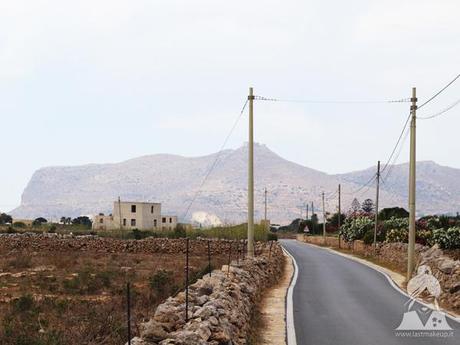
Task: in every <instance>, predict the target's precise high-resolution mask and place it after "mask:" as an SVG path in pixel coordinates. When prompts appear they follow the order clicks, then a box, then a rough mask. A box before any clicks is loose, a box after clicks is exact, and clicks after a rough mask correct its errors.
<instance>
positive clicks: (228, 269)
mask: <svg viewBox="0 0 460 345" xmlns="http://www.w3.org/2000/svg"><path fill="white" fill-rule="evenodd" d="M231 259H232V241H230V247H229V248H228V265H227V277H228V275H229V274H230V261H231Z"/></svg>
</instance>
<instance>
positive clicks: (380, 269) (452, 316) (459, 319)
mask: <svg viewBox="0 0 460 345" xmlns="http://www.w3.org/2000/svg"><path fill="white" fill-rule="evenodd" d="M298 242H300V243H303V244H306V245H308V246H312V247H315V248H320V249H323V250H325V251H327V252H329V253H332V254H335V255H339V256H342V257H344V258H345V259H348V260H351V261H354V262H357V263H360V264H361V265H364V266H367V267H369V268H371V269H373V270H374V271H376V272H378V273H380V274H382V275H383V276H384V277H385V278H386V279H387V280H388V282H389V283H390V285H391V286H392V287H393V288H394V289H395V290H396V291H398V292H399V293H401V294H402V295H404V296H406V297H408V298H411V297H410V296H409V294H408V293H407V292H406V291H404V290H403V289H402V288H401V287H400V286H399V285H398V284H397V283H396V282H395V281H394V280H393V278H391V276H390V275H389V274H388V273H387V272H385V270H388V271H391V270H390V269H388V268H384V267H381V266H379V265H377V264H371V262H368V261H367V260H365V259H360V258H357V257H355V256H353V255H351V254H345V253H341V252H338V251H336V250H334V249H332V248H329V247H322V246H318V245H316V244H312V243H306V242H301V241H298ZM417 302H418V303H420V304H421V305H423V306H425V307H428V308H430V309H432V310H434V306H433V305H431V304H427V303H425V302H424V301H420V300H417ZM439 310H440V311H441V312H442V313H444V314H445V315H446V316H447V317H448V318H450V319H452V320H453V321H455V322H457V323H460V317H458V316H456V315H455V314H453V313H451V312H449V311H446V310H445V309H443V308H441V307H440V308H439Z"/></svg>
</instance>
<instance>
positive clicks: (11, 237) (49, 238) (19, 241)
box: [0, 233, 268, 255]
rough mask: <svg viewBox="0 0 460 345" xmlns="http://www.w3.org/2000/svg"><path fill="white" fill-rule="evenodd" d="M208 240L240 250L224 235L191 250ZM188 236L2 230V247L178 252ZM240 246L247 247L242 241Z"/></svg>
mask: <svg viewBox="0 0 460 345" xmlns="http://www.w3.org/2000/svg"><path fill="white" fill-rule="evenodd" d="M208 241H209V242H210V250H211V254H214V253H228V252H229V251H230V250H231V251H232V253H236V252H237V241H230V240H223V239H197V240H193V241H190V247H189V249H190V254H192V255H195V254H196V255H198V254H203V253H207V250H208ZM185 248H186V241H185V239H169V238H146V239H143V240H123V239H113V238H104V237H98V236H71V235H58V234H54V233H43V234H35V233H25V234H0V250H1V251H2V252H3V251H24V250H27V251H37V252H40V251H51V252H65V251H69V250H75V251H92V252H102V253H135V254H140V253H141V254H153V253H164V254H177V253H185ZM238 248H239V249H240V250H243V249H244V248H245V246H244V244H243V242H242V241H240V242H239V244H238ZM255 249H256V252H261V251H263V250H267V249H268V244H267V243H264V242H257V243H256V248H255Z"/></svg>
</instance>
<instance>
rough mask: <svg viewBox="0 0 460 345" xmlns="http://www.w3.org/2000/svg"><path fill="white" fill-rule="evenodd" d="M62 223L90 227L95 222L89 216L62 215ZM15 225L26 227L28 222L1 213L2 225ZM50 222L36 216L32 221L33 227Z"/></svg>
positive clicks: (0, 223)
mask: <svg viewBox="0 0 460 345" xmlns="http://www.w3.org/2000/svg"><path fill="white" fill-rule="evenodd" d="M60 223H61V224H63V225H81V226H83V227H86V228H88V229H90V228H91V226H92V224H93V222H92V221H91V219H89V217H87V216H80V217H76V218H73V219H72V218H71V217H61V221H60ZM6 224H9V225H13V227H17V228H25V227H26V224H24V223H22V222H13V217H12V216H10V215H9V214H6V213H0V225H6ZM45 224H48V220H47V219H46V218H44V217H38V218H35V219H34V220H33V222H32V226H33V227H40V226H42V225H45Z"/></svg>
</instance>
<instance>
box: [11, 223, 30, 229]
mask: <svg viewBox="0 0 460 345" xmlns="http://www.w3.org/2000/svg"><path fill="white" fill-rule="evenodd" d="M13 227H14V228H18V229H24V228H26V227H27V225H26V223H23V222H14V223H13Z"/></svg>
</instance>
